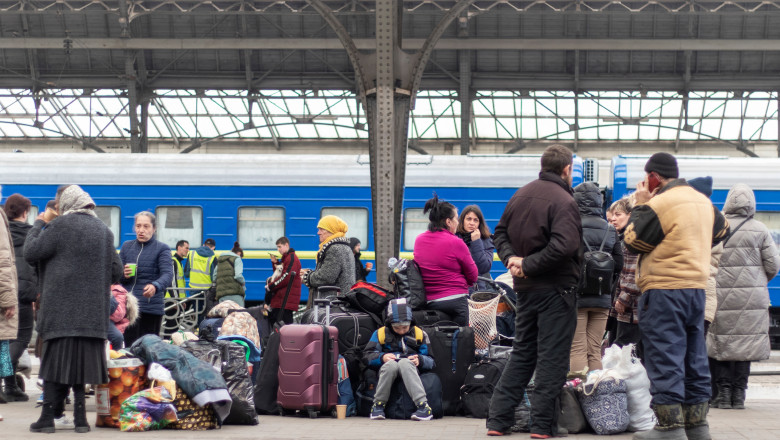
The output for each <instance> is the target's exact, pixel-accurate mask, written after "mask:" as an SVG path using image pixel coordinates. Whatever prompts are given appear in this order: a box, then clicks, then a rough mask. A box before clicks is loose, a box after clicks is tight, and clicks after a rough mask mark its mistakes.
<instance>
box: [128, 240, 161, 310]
mask: <svg viewBox="0 0 780 440" xmlns="http://www.w3.org/2000/svg"><path fill="white" fill-rule="evenodd" d="M119 258H120V259H121V260H122V264H123V265H125V264H128V263H135V264H138V268H137V269H136V275H135V276H134V277H130V278H125V277H124V274H123V275H122V287H124V288H125V289H127V291H128V292H132V293H133V295H135V297H136V298H138V310H139V312H141V313H148V314H150V315H163V314H164V310H163V298H164V297H165V288H166V287H168V286H170V285H171V281H172V280H173V265H172V264H171V248H169V247H168V245H167V244H165V243H162V242H160V241H157V239H156V238H152V239H151V240H149V241H147V242H146V243H141V242H139V241H138V240H128V241H126V242H124V243H122V249H121V250H120V251H119ZM147 284H152V285H154V287H156V288H157V292H155V294H154V296H153V297H151V298H145V297H144V286H146V285H147Z"/></svg>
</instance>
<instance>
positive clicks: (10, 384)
mask: <svg viewBox="0 0 780 440" xmlns="http://www.w3.org/2000/svg"><path fill="white" fill-rule="evenodd" d="M4 380H5V395H6V398H8V401H9V402H27V401H28V400H30V396H28V395H27V393H25V392H24V391H22V389H21V388H19V384H17V383H16V376H8V377H6V378H5V379H4Z"/></svg>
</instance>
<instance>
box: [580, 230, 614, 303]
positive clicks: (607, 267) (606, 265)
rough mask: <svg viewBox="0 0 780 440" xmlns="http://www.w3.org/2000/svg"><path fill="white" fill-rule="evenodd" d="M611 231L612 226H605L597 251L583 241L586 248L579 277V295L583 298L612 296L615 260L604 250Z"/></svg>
mask: <svg viewBox="0 0 780 440" xmlns="http://www.w3.org/2000/svg"><path fill="white" fill-rule="evenodd" d="M612 231H613V229H612V226H611V225H607V230H606V232H604V239H603V240H601V246H599V248H598V250H593V248H591V247H590V245H589V244H588V242H587V241H585V240H583V242H584V243H585V247H587V248H588V250H587V252H585V256H584V259H583V261H582V275H581V277H580V294H582V295H583V296H586V295H604V294H606V295H611V294H612V283H613V280H614V276H615V260H614V259H613V258H612V253H611V252H607V251H605V250H604V243H606V242H607V237H609V234H610V233H611V232H612ZM610 251H611V249H610Z"/></svg>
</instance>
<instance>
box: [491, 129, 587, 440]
mask: <svg viewBox="0 0 780 440" xmlns="http://www.w3.org/2000/svg"><path fill="white" fill-rule="evenodd" d="M572 161H573V157H572V152H571V150H569V149H568V148H566V147H564V146H562V145H551V146H549V147H547V149H545V150H544V153H543V154H542V171H541V172H540V173H539V179H537V180H534V181H533V182H531V183H529V184H527V185H525V186H523V187H522V188H520V189H519V190H517V192H515V194H514V195H513V196H512V198H511V199H510V200H509V202H508V203H507V205H506V208H505V209H504V214H503V215H502V216H501V220H500V221H499V222H498V225H497V226H496V229H495V234H494V236H493V237H494V238H493V239H494V243H495V245H496V249H497V250H498V256H499V258H501V261H502V262H503V263H504V265H505V266H506V267H507V268H508V269H509V270H510V271H511V272H512V281H513V283H514V290H515V292H517V310H518V312H517V317H516V318H515V322H516V330H515V340H514V343H513V346H512V352H511V354H510V356H509V362H507V364H506V367H504V371H503V373H502V374H501V378H500V379H499V380H498V384H497V385H496V388H495V391H494V392H493V397H492V398H491V400H490V410H489V414H488V419H487V429H488V435H490V436H500V435H507V434H509V433H510V432H511V431H510V428H511V427H512V425H513V424H514V423H515V417H514V415H515V408H516V407H517V405H518V404H519V403H520V401H521V399H522V398H523V392H524V391H525V388H526V386H528V382H529V381H530V380H531V376H533V374H534V371H536V372H537V373H536V378H535V379H534V380H535V384H536V389H535V390H534V398H533V400H534V401H533V405H532V406H531V420H532V424H531V438H536V439H544V438H550V437H553V436H555V435H557V433H558V430H557V427H558V423H557V419H558V414H557V412H556V405H555V399H557V398H558V396H559V395H560V393H561V388H562V387H563V384H564V383H565V382H566V373H567V372H568V370H569V351H570V348H571V341H572V339H573V337H574V329H575V326H576V324H577V305H576V300H577V297H576V296H577V287H578V285H579V278H580V266H581V264H582V251H581V245H580V243H581V239H582V225H581V224H580V213H579V209H578V208H577V203H576V202H575V201H574V197H573V191H572V188H571V184H572Z"/></svg>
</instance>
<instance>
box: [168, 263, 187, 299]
mask: <svg viewBox="0 0 780 440" xmlns="http://www.w3.org/2000/svg"><path fill="white" fill-rule="evenodd" d="M171 259H172V260H173V283H171V284H173V287H181V288H184V287H187V285H186V284H185V282H184V268H183V267H182V266H181V261H179V260H178V259H177V258H176V257H175V256H173V257H171ZM166 296H173V295H169V294H168V295H166ZM186 297H187V292H185V291H184V290H179V298H186Z"/></svg>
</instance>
